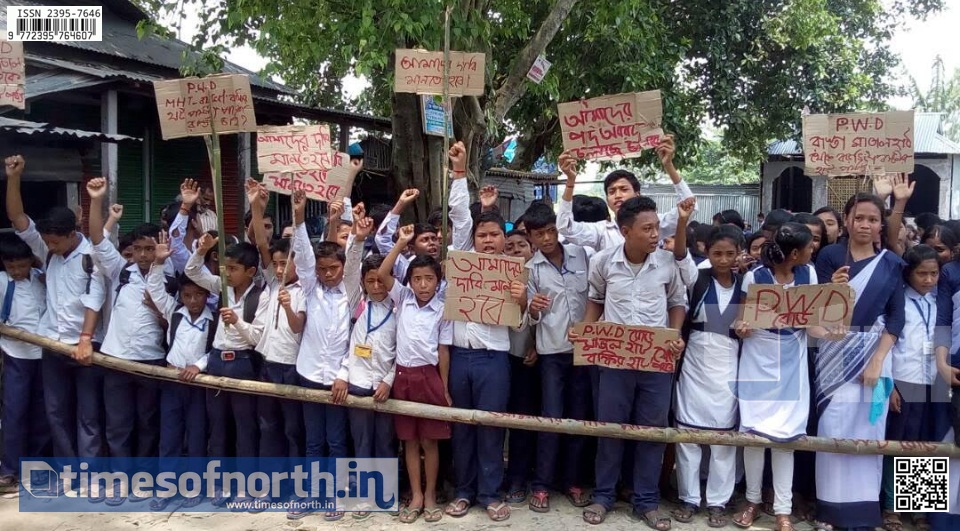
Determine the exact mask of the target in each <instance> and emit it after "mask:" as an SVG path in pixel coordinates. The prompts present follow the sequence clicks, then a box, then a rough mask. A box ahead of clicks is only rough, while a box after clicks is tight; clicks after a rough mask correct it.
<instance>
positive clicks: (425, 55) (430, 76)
mask: <svg viewBox="0 0 960 531" xmlns="http://www.w3.org/2000/svg"><path fill="white" fill-rule="evenodd" d="M394 66H395V70H394V84H393V91H394V92H412V93H414V94H443V52H428V51H426V50H402V49H401V50H397V51H396V61H395V65H394ZM485 73H486V56H485V55H484V54H482V53H468V52H450V74H449V75H450V78H449V80H450V86H449V93H450V95H451V96H482V95H483V90H484V75H485Z"/></svg>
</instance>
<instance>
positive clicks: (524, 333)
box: [504, 207, 549, 504]
mask: <svg viewBox="0 0 960 531" xmlns="http://www.w3.org/2000/svg"><path fill="white" fill-rule="evenodd" d="M548 208H549V207H548ZM504 254H506V255H507V256H514V257H517V258H522V259H523V261H524V262H528V261H529V260H530V258H532V257H533V251H532V250H531V248H530V241H529V240H528V239H527V235H526V234H525V233H524V232H522V231H520V230H517V229H514V230H512V231H510V232H508V233H507V243H506V245H505V246H504ZM509 360H510V399H509V400H508V402H507V411H508V412H510V413H519V414H521V415H539V414H540V375H539V372H538V369H539V368H538V367H537V366H536V363H537V350H536V345H535V343H534V333H533V327H531V326H525V327H523V328H522V329H520V330H514V329H512V328H511V329H510V358H509ZM507 441H508V442H509V446H508V449H507V455H508V456H509V459H508V462H507V471H506V474H505V481H504V485H505V486H506V491H507V496H506V502H507V503H509V504H516V503H523V502H524V501H526V499H527V483H528V481H529V480H530V476H531V472H532V470H533V467H534V462H535V459H536V455H537V433H536V432H533V431H530V430H510V436H509V437H507Z"/></svg>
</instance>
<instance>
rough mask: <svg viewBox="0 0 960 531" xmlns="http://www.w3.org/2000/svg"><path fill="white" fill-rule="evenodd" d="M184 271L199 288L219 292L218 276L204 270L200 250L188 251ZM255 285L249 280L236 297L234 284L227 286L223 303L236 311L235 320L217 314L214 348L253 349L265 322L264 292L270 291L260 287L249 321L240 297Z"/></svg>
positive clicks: (258, 340)
mask: <svg viewBox="0 0 960 531" xmlns="http://www.w3.org/2000/svg"><path fill="white" fill-rule="evenodd" d="M185 273H186V275H187V277H188V278H189V279H190V280H192V281H194V282H195V283H196V284H197V285H198V286H200V287H201V288H203V289H205V290H207V291H209V292H210V293H220V277H218V276H216V275H214V274H213V273H211V272H209V271H207V268H206V267H204V265H203V255H201V254H200V253H196V252H195V253H193V254H192V255H190V260H188V261H187V267H186V269H185ZM255 286H256V284H255V283H253V282H251V283H250V286H248V287H247V289H246V290H244V292H243V294H242V295H240V296H239V297H237V293H236V290H235V289H234V288H228V289H227V299H228V300H227V303H226V304H224V305H223V307H224V308H230V309H232V310H233V312H234V313H236V314H237V322H236V323H235V324H232V325H230V326H227V325H226V324H225V323H224V322H223V319H222V318H219V316H218V318H219V319H220V322H219V323H218V324H217V334H216V336H214V339H213V348H215V349H217V350H255V349H256V348H257V343H259V342H260V335H261V334H263V328H264V327H265V326H266V318H267V305H268V304H269V301H268V300H267V296H268V294H269V293H268V291H267V290H263V292H262V293H261V294H260V298H259V300H258V301H257V311H256V313H255V314H254V315H255V317H254V319H253V322H252V323H248V322H246V321H244V320H243V301H244V300H245V299H246V298H247V294H248V293H250V290H252V289H253V288H254V287H255Z"/></svg>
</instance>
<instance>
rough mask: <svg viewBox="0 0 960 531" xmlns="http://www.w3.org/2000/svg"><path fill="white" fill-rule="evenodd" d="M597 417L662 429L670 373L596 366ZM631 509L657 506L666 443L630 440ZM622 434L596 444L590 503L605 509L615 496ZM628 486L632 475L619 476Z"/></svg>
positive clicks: (607, 420) (621, 452)
mask: <svg viewBox="0 0 960 531" xmlns="http://www.w3.org/2000/svg"><path fill="white" fill-rule="evenodd" d="M599 372H600V393H599V398H600V400H599V407H598V412H599V418H598V419H597V420H599V421H600V422H616V423H627V424H635V425H639V426H653V427H661V428H664V427H666V426H667V421H668V417H669V412H670V399H671V393H670V391H671V388H672V386H673V373H662V372H646V371H629V370H623V369H609V368H606V367H600V368H599ZM634 443H635V444H634V450H633V454H634V463H633V471H632V473H631V475H630V477H631V478H632V484H633V509H634V511H635V512H637V513H639V514H643V513H646V512H648V511H651V510H654V509H657V508H658V507H659V506H660V486H659V483H660V468H661V466H662V465H663V451H664V449H665V448H666V445H665V444H662V443H653V442H646V441H635V442H634ZM623 453H624V444H623V440H621V439H611V438H602V439H600V440H599V441H598V443H597V459H596V488H595V489H594V491H593V502H594V503H599V504H601V505H603V506H604V507H605V508H607V509H608V510H609V509H610V508H612V507H613V503H614V501H615V499H616V486H617V477H618V476H619V475H620V472H621V470H622V462H621V461H622V459H623V457H624V456H623ZM623 479H624V482H625V483H627V484H628V485H629V484H630V480H629V479H628V478H626V477H625V478H623Z"/></svg>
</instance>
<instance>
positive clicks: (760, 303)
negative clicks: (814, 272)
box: [743, 284, 854, 329]
mask: <svg viewBox="0 0 960 531" xmlns="http://www.w3.org/2000/svg"><path fill="white" fill-rule="evenodd" d="M853 303H854V292H853V288H851V287H850V286H849V285H848V284H814V285H802V286H794V287H790V288H785V287H783V286H782V285H780V284H751V285H750V288H749V290H748V291H747V300H746V302H744V305H743V306H744V308H743V320H744V321H745V322H746V323H747V324H748V325H750V328H759V329H775V328H810V327H812V326H824V327H829V326H836V325H844V326H850V321H851V319H853Z"/></svg>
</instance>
